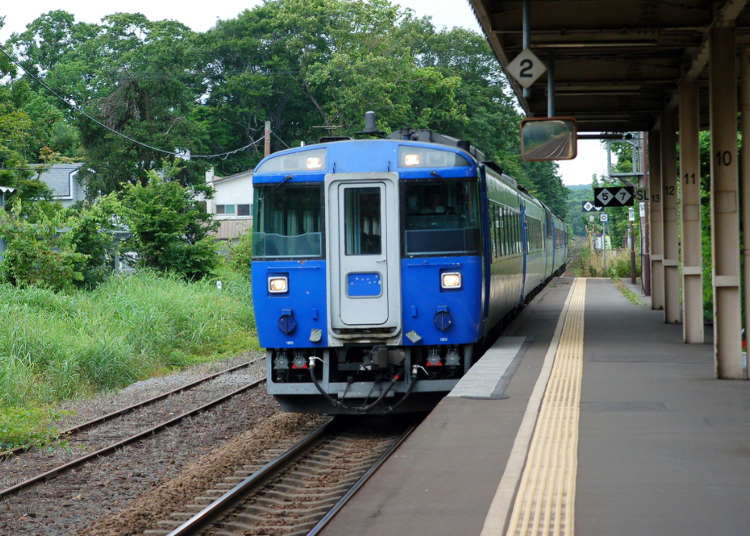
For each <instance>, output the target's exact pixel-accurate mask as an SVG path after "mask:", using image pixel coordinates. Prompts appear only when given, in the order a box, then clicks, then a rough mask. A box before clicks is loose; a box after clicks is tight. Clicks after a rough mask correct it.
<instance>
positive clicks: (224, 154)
mask: <svg viewBox="0 0 750 536" xmlns="http://www.w3.org/2000/svg"><path fill="white" fill-rule="evenodd" d="M0 52H2V53H3V54H4V55H5V56H6V57H7V58H8V60H9V61H10V62H11V63H12V64H13V65H15V66H16V67H18V68H19V69H22V70H23V72H25V73H26V75H27V76H29V78H31V79H32V80H34V81H35V82H36V83H38V84H39V85H40V86H42V87H43V88H44V89H46V90H47V91H48V92H49V93H51V94H52V95H53V96H55V97H56V98H57V99H59V100H60V101H62V102H63V103H64V104H65V105H66V106H67V107H68V108H70V109H71V110H73V111H74V112H77V113H79V114H81V115H82V116H84V117H86V118H87V119H88V120H90V121H93V122H94V123H96V124H97V125H99V126H100V127H102V128H103V129H105V130H107V131H109V132H111V133H112V134H115V135H116V136H119V137H121V138H123V139H125V140H127V141H129V142H131V143H135V144H136V145H140V146H141V147H145V148H147V149H151V150H152V151H156V152H159V153H162V154H168V155H172V156H176V157H178V158H185V157H186V156H187V157H188V159H190V158H205V159H209V158H227V157H229V156H231V155H233V154H236V153H239V152H242V151H245V150H247V149H249V148H250V147H253V146H255V145H257V144H258V143H260V142H261V141H262V140H263V138H264V137H263V136H261V137H260V138H258V139H257V140H254V141H251V142H250V143H248V144H247V145H243V146H242V147H238V148H236V149H232V150H231V151H224V152H221V153H214V154H192V153H191V152H190V151H189V150H188V151H170V150H168V149H162V148H160V147H156V146H154V145H151V144H149V143H146V142H142V141H140V140H137V139H135V138H133V137H131V136H128V135H127V134H125V133H124V132H120V131H119V130H117V129H114V128H112V127H110V126H109V125H106V124H105V123H103V122H102V121H100V120H99V119H97V118H96V117H94V116H92V115H91V114H89V113H88V112H87V111H86V110H84V109H83V108H82V107H80V106H79V105H78V104H77V103H76V102H75V101H74V100H73V99H72V98H66V97H64V96H62V95H60V94H59V93H58V92H57V91H55V90H54V89H52V88H51V87H50V86H49V85H48V84H47V83H46V82H44V81H43V80H42V79H41V78H39V77H38V76H36V75H34V74H33V73H31V72H30V71H29V70H28V69H26V68H25V67H24V66H23V65H21V64H20V63H18V62H17V61H16V60H15V59H14V58H13V57H12V56H11V55H10V54H8V53H7V52H6V51H5V50H3V49H2V48H1V47H0ZM277 137H278V136H277ZM282 143H283V141H282ZM285 145H286V144H285ZM287 147H288V145H287Z"/></svg>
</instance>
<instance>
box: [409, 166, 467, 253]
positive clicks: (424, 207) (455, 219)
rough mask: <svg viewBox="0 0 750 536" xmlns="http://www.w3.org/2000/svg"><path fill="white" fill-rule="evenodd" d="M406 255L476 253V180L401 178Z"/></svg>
mask: <svg viewBox="0 0 750 536" xmlns="http://www.w3.org/2000/svg"><path fill="white" fill-rule="evenodd" d="M402 192H403V195H402V203H403V206H402V214H404V225H405V229H404V240H403V242H404V249H405V252H406V254H407V255H437V254H450V255H455V254H459V253H460V254H476V253H477V252H478V251H479V185H478V183H477V182H476V181H465V180H461V181H448V180H445V179H443V180H439V181H404V183H403V190H402Z"/></svg>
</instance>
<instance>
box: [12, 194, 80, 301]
mask: <svg viewBox="0 0 750 536" xmlns="http://www.w3.org/2000/svg"><path fill="white" fill-rule="evenodd" d="M37 220H38V221H36V222H34V223H32V222H31V221H29V220H27V219H26V218H24V217H22V215H21V202H20V201H17V202H16V203H15V204H14V207H13V209H12V210H11V211H10V213H7V212H3V211H0V235H2V236H3V238H4V239H5V242H6V244H7V250H6V251H5V253H4V254H3V260H2V262H0V278H2V280H4V281H7V282H10V283H12V284H14V285H16V286H29V285H36V286H39V287H43V288H48V289H52V290H56V291H60V290H71V289H72V288H73V287H74V285H75V283H76V282H80V281H83V274H82V273H81V271H80V268H81V266H82V265H83V264H85V262H86V256H85V255H83V254H81V253H78V252H76V251H75V246H74V245H73V242H72V240H71V236H70V234H69V233H66V232H59V229H60V228H62V221H61V220H60V219H49V218H48V217H47V216H46V215H45V214H44V213H43V212H39V214H38V218H37Z"/></svg>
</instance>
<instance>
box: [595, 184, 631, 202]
mask: <svg viewBox="0 0 750 536" xmlns="http://www.w3.org/2000/svg"><path fill="white" fill-rule="evenodd" d="M634 198H635V195H634V193H633V188H631V187H630V186H613V187H612V186H610V187H608V188H594V203H596V206H598V207H627V206H631V205H632V204H633V199H634Z"/></svg>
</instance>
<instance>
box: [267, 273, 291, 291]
mask: <svg viewBox="0 0 750 536" xmlns="http://www.w3.org/2000/svg"><path fill="white" fill-rule="evenodd" d="M288 291H289V279H288V278H287V276H285V275H272V276H269V278H268V292H269V294H285V293H287V292H288Z"/></svg>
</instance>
